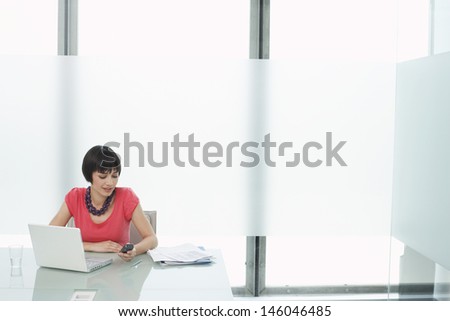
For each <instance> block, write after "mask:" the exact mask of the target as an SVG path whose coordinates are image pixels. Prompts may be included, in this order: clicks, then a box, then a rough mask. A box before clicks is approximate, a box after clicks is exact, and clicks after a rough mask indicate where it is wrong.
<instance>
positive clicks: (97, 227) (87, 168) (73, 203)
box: [50, 146, 158, 261]
mask: <svg viewBox="0 0 450 321" xmlns="http://www.w3.org/2000/svg"><path fill="white" fill-rule="evenodd" d="M82 171H83V175H84V177H85V178H86V180H87V181H88V182H89V183H91V185H90V186H89V187H88V188H73V189H72V190H70V191H69V193H67V195H66V197H65V200H64V202H63V204H62V206H61V208H60V209H59V211H58V213H57V214H56V215H55V217H54V218H53V219H52V220H51V222H50V225H57V226H65V225H66V224H67V223H68V222H69V220H70V218H71V217H73V218H74V222H75V226H76V227H78V228H79V229H80V230H81V237H82V239H83V246H84V250H85V251H91V252H116V253H118V255H119V256H120V257H121V258H122V259H124V260H125V261H130V260H131V259H132V258H133V257H134V256H136V255H138V254H142V253H145V252H147V250H149V249H153V248H155V247H156V246H157V245H158V240H157V238H156V235H155V232H154V231H153V228H152V226H151V225H150V222H149V221H148V220H147V218H146V217H145V216H144V212H143V210H142V208H141V206H140V204H139V199H138V197H137V196H136V194H134V192H133V191H132V190H131V189H130V188H125V187H116V185H117V181H118V179H119V175H120V172H121V164H120V158H119V157H118V155H117V154H116V153H115V152H114V151H113V150H112V149H111V148H109V147H107V146H94V147H92V148H91V149H90V150H89V151H88V152H87V153H86V155H85V156H84V159H83V165H82ZM130 222H133V224H134V225H135V226H136V229H137V231H138V232H139V234H140V235H141V237H142V241H140V242H139V243H137V244H135V245H134V248H133V249H132V250H131V251H128V252H126V253H121V252H120V250H121V249H122V246H123V245H124V244H126V243H128V242H129V240H130Z"/></svg>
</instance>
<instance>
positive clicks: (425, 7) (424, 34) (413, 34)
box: [397, 0, 430, 62]
mask: <svg viewBox="0 0 450 321" xmlns="http://www.w3.org/2000/svg"><path fill="white" fill-rule="evenodd" d="M397 1H398V39H397V43H398V44H397V48H398V49H397V61H399V62H401V61H405V60H411V59H416V58H421V57H426V56H428V52H429V41H430V39H429V36H430V29H429V28H430V0H397Z"/></svg>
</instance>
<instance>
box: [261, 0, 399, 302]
mask: <svg viewBox="0 0 450 321" xmlns="http://www.w3.org/2000/svg"><path fill="white" fill-rule="evenodd" d="M396 36H397V5H396V3H395V2H392V1H353V0H344V1H328V0H322V1H313V2H312V1H275V2H273V3H271V53H270V56H271V59H275V60H277V62H272V66H273V65H275V66H277V67H276V68H273V70H274V72H273V73H271V74H270V79H271V80H270V85H269V86H268V87H269V88H270V91H269V92H270V94H269V95H270V99H269V101H270V102H271V105H270V108H268V110H269V112H268V113H267V119H268V120H270V121H269V123H270V126H271V130H272V134H273V135H274V136H277V137H278V140H279V141H286V137H296V140H297V141H301V140H303V141H304V142H313V143H314V144H315V145H312V146H315V147H317V146H319V148H317V149H316V148H315V147H312V148H310V149H309V150H305V149H302V150H301V151H300V155H299V156H300V157H303V164H302V165H303V166H299V167H298V168H296V170H292V168H287V167H285V168H279V167H277V168H276V169H275V168H270V169H268V170H267V174H266V180H267V191H268V192H267V193H268V194H269V193H270V197H268V198H267V212H268V213H270V215H268V222H267V225H268V226H270V230H271V231H272V232H273V234H272V235H271V236H270V235H269V236H270V237H268V238H267V267H266V268H267V269H266V286H267V290H266V292H265V293H267V294H276V293H291V294H293V293H297V294H299V295H300V294H302V295H305V296H313V295H318V294H320V295H322V296H323V295H332V294H333V293H335V294H336V293H340V294H346V295H350V294H355V293H357V292H361V291H365V292H366V294H367V296H366V297H367V298H373V296H375V297H376V298H386V297H387V292H388V291H387V287H388V282H389V258H390V256H389V250H390V220H391V185H392V162H393V133H394V104H395V92H394V88H395V65H394V63H395V61H396V51H397V44H396V40H397V39H396ZM281 59H285V60H287V61H286V62H284V61H283V62H281V61H280V60H281ZM294 59H295V63H293V60H294ZM277 64H279V66H278V65H277ZM326 133H329V135H330V136H327V135H328V134H326ZM327 139H328V142H329V143H330V142H331V141H333V143H332V144H333V146H337V145H338V144H339V143H340V142H341V141H342V142H345V143H344V145H342V149H341V151H342V153H340V154H341V155H342V156H343V159H345V163H346V166H342V165H341V164H340V163H339V162H334V161H333V162H334V163H333V164H332V166H324V164H325V163H326V157H327V156H326V149H327V148H326V147H325V146H326V145H327ZM316 143H319V144H320V145H316ZM303 144H304V143H303ZM303 146H304V145H303ZM302 155H303V156H302ZM344 155H345V156H344ZM293 156H294V155H293V152H290V157H291V158H292V157H293ZM305 157H306V159H309V160H312V161H313V162H314V161H317V160H319V161H322V162H319V163H318V164H319V165H320V166H317V167H314V166H315V165H314V164H310V166H308V165H307V163H306V162H305V161H304V159H305ZM330 165H331V162H330ZM286 222H290V224H289V225H288V224H285V223H286ZM281 226H283V227H282V228H281ZM275 227H280V228H275ZM289 257H292V259H289ZM286 262H289V263H286ZM274 288H276V289H277V290H275V289H274ZM362 289H363V290H362ZM370 295H372V296H370Z"/></svg>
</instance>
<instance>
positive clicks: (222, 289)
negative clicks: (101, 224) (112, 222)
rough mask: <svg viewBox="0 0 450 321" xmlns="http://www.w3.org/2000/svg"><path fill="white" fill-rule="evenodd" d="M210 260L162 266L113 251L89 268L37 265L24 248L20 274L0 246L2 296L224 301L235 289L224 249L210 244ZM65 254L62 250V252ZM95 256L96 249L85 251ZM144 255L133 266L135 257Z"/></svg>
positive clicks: (19, 297)
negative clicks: (85, 294)
mask: <svg viewBox="0 0 450 321" xmlns="http://www.w3.org/2000/svg"><path fill="white" fill-rule="evenodd" d="M210 252H212V253H213V254H214V256H215V260H214V263H211V264H203V265H186V266H161V265H160V264H159V263H154V262H153V260H152V259H151V257H150V256H149V255H146V254H144V255H140V256H138V257H136V258H135V259H134V260H133V261H132V262H124V261H123V260H122V259H120V258H119V257H118V256H117V255H116V254H109V253H108V254H107V253H101V254H100V255H103V256H111V257H113V258H114V261H113V263H112V264H111V265H109V266H106V267H104V268H101V269H100V270H97V271H94V272H91V273H82V272H72V271H65V270H58V269H49V268H42V267H38V266H37V265H36V263H35V260H34V254H33V250H32V249H28V248H27V249H24V256H23V262H22V275H20V276H12V275H11V268H10V263H9V253H8V249H5V248H0V300H20V301H23V300H52V301H65V300H70V299H71V298H72V296H73V293H74V291H75V290H93V291H96V294H95V297H94V300H101V301H109V300H113V301H127V300H161V301H162V300H167V301H176V300H186V301H188V300H189V301H192V300H194V301H196V300H201V301H207V300H213V301H223V300H232V299H233V295H232V293H231V288H230V285H229V281H228V276H227V273H226V270H225V265H224V262H223V259H222V255H221V253H220V251H218V250H210ZM61 255H64V253H61ZM87 255H93V256H99V253H95V254H94V253H87ZM137 260H142V262H141V263H139V264H137V265H136V266H132V264H133V262H136V261H137Z"/></svg>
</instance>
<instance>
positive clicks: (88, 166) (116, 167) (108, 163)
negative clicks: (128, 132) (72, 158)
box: [81, 145, 122, 183]
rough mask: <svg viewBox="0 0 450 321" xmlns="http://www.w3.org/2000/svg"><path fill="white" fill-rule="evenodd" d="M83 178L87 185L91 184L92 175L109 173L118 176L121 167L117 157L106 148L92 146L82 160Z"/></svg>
mask: <svg viewBox="0 0 450 321" xmlns="http://www.w3.org/2000/svg"><path fill="white" fill-rule="evenodd" d="M81 170H82V171H83V176H84V178H86V180H87V181H88V182H89V183H92V173H94V172H100V173H111V172H112V171H114V172H117V173H118V174H119V175H120V172H121V170H122V167H121V165H120V158H119V156H118V155H117V154H116V153H115V152H114V151H113V150H112V149H111V147H108V146H100V145H97V146H94V147H92V148H91V149H90V150H88V152H87V153H86V155H84V158H83V165H82V166H81Z"/></svg>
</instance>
